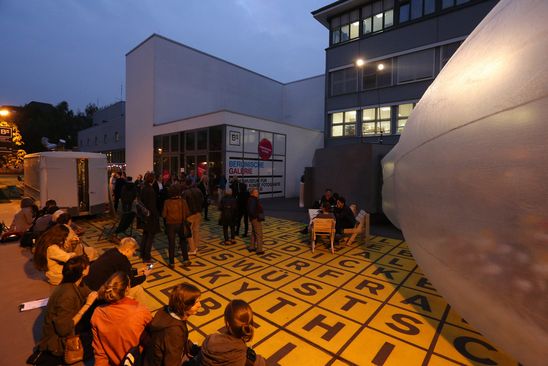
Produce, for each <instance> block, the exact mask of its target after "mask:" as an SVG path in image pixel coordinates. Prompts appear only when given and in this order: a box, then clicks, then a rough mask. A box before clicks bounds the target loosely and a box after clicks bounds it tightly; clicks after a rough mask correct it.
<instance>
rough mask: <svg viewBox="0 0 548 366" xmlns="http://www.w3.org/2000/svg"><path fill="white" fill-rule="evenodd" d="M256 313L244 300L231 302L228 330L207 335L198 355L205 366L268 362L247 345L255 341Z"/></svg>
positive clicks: (227, 320)
mask: <svg viewBox="0 0 548 366" xmlns="http://www.w3.org/2000/svg"><path fill="white" fill-rule="evenodd" d="M254 330H255V329H254V327H253V311H252V310H251V307H250V306H249V304H248V303H247V302H245V301H243V300H232V301H231V302H229V303H228V305H227V306H226V308H225V328H224V329H223V331H222V332H221V333H214V334H211V335H208V336H207V337H206V338H205V340H204V342H203V344H202V349H201V351H200V353H199V355H198V360H199V361H200V365H203V366H221V365H222V366H243V365H246V366H247V365H249V366H251V365H253V366H264V365H266V361H265V359H264V358H263V357H262V356H260V355H256V354H255V351H253V350H252V349H251V348H249V347H247V345H246V343H248V342H250V341H251V340H252V339H253V334H254Z"/></svg>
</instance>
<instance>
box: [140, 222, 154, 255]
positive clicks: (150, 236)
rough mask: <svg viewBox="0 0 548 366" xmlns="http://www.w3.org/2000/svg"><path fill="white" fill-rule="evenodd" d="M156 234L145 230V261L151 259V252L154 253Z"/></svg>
mask: <svg viewBox="0 0 548 366" xmlns="http://www.w3.org/2000/svg"><path fill="white" fill-rule="evenodd" d="M154 235H155V233H154V232H152V231H148V230H146V229H145V230H143V239H142V240H141V247H140V250H141V258H142V259H143V260H145V261H146V260H149V259H151V256H150V252H151V251H152V242H153V241H154Z"/></svg>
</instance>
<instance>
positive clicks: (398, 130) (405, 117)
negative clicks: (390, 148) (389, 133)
mask: <svg viewBox="0 0 548 366" xmlns="http://www.w3.org/2000/svg"><path fill="white" fill-rule="evenodd" d="M406 104H411V112H409V114H408V115H407V116H403V117H400V106H402V105H406ZM416 105H417V102H408V103H400V104H396V105H395V107H396V126H395V127H396V130H395V131H394V134H395V135H401V133H402V131H403V129H404V128H405V126H407V120H408V119H409V116H410V115H411V113H413V110H414V109H415V107H416ZM403 120H405V124H404V125H403V126H400V121H403Z"/></svg>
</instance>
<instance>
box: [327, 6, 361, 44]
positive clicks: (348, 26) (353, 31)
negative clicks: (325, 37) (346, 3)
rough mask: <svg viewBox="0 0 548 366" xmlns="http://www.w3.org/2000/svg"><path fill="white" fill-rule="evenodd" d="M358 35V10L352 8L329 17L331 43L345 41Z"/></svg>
mask: <svg viewBox="0 0 548 366" xmlns="http://www.w3.org/2000/svg"><path fill="white" fill-rule="evenodd" d="M359 36H360V23H359V11H358V10H353V11H351V12H350V13H345V14H343V15H341V16H338V17H335V18H333V19H331V43H332V44H337V43H341V42H346V41H348V40H350V39H354V38H358V37H359Z"/></svg>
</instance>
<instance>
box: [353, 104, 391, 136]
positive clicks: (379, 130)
mask: <svg viewBox="0 0 548 366" xmlns="http://www.w3.org/2000/svg"><path fill="white" fill-rule="evenodd" d="M382 108H389V116H388V118H386V117H385V118H383V117H382V115H381V109H382ZM371 109H372V110H374V111H375V118H374V119H373V120H372V121H371V120H367V121H366V120H365V119H364V118H365V115H366V114H365V113H364V112H365V111H366V110H371ZM360 111H361V115H362V123H361V125H362V130H361V134H362V136H363V137H372V136H381V135H391V134H392V105H381V106H369V107H364V108H362V109H361V110H360ZM387 123H388V131H386V130H384V128H383V124H385V125H386V124H387ZM370 124H373V125H374V128H373V133H365V126H366V125H370Z"/></svg>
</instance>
